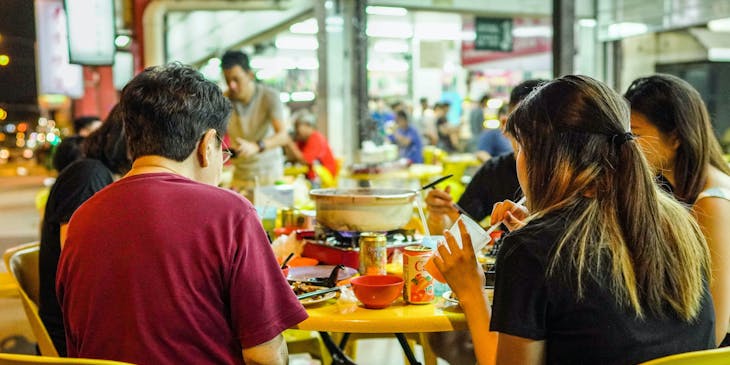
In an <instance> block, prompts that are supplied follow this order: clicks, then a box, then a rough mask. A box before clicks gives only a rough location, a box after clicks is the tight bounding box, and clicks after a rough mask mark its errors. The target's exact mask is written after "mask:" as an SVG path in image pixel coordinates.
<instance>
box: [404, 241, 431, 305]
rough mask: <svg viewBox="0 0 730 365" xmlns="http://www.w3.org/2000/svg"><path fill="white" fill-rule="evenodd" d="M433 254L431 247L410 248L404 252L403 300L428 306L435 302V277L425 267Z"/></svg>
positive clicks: (416, 246)
mask: <svg viewBox="0 0 730 365" xmlns="http://www.w3.org/2000/svg"><path fill="white" fill-rule="evenodd" d="M432 254H433V252H432V251H431V249H430V248H429V247H426V246H421V245H414V246H408V247H406V248H405V249H404V252H403V280H404V286H405V287H404V288H403V300H405V301H406V303H410V304H428V303H431V302H432V301H433V298H434V288H433V277H431V274H429V273H428V271H426V269H425V268H424V266H425V265H426V262H427V261H428V258H429V257H431V255H432Z"/></svg>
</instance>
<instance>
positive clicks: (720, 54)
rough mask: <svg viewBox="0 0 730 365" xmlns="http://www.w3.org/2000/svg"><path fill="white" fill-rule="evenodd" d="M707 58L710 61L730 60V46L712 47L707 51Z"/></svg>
mask: <svg viewBox="0 0 730 365" xmlns="http://www.w3.org/2000/svg"><path fill="white" fill-rule="evenodd" d="M707 58H708V59H709V60H710V61H723V62H727V61H730V48H710V49H709V50H708V51H707Z"/></svg>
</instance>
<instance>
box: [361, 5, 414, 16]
mask: <svg viewBox="0 0 730 365" xmlns="http://www.w3.org/2000/svg"><path fill="white" fill-rule="evenodd" d="M365 12H366V13H368V14H370V15H386V16H406V15H408V10H406V8H398V7H391V6H368V7H366V8H365Z"/></svg>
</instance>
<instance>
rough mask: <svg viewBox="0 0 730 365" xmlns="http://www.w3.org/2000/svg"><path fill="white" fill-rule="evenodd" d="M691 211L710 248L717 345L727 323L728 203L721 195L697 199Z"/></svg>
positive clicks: (729, 319) (729, 305)
mask: <svg viewBox="0 0 730 365" xmlns="http://www.w3.org/2000/svg"><path fill="white" fill-rule="evenodd" d="M694 214H695V217H696V218H697V222H698V223H699V224H700V228H701V229H702V233H704V235H705V239H706V240H707V246H708V247H709V249H710V263H711V265H712V281H711V284H710V291H711V292H712V304H713V305H714V307H715V343H716V344H718V345H719V344H720V342H722V340H723V339H724V338H725V335H726V334H727V332H728V322H730V225H728V224H727V217H730V202H729V201H727V200H725V199H721V198H704V199H700V200H698V201H697V203H695V205H694Z"/></svg>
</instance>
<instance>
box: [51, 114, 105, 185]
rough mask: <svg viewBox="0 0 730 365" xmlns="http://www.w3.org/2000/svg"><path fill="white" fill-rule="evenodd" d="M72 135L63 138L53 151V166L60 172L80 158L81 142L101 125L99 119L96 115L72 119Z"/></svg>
mask: <svg viewBox="0 0 730 365" xmlns="http://www.w3.org/2000/svg"><path fill="white" fill-rule="evenodd" d="M73 126H74V132H75V134H74V135H73V136H69V137H66V138H64V139H63V140H62V141H61V143H59V144H58V147H56V149H55V151H54V153H53V161H52V164H53V168H54V169H55V170H56V171H58V172H61V171H62V170H63V169H64V168H66V166H68V165H70V164H71V163H72V162H74V161H76V160H78V159H80V158H82V153H81V142H82V141H83V140H84V138H86V137H88V136H89V135H90V134H91V133H93V132H94V131H95V130H97V129H98V128H99V127H101V119H100V118H99V117H96V116H85V117H79V118H76V119H74V123H73Z"/></svg>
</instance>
